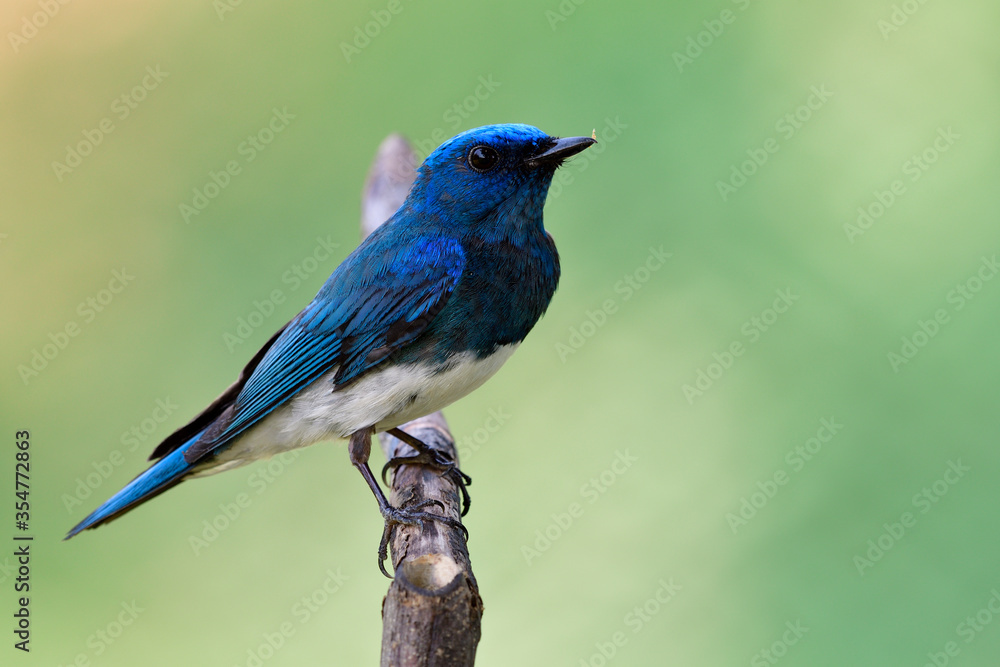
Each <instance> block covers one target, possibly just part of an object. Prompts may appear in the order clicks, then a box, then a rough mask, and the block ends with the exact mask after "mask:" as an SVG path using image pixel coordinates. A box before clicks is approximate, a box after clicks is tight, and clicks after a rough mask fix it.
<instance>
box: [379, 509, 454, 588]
mask: <svg viewBox="0 0 1000 667" xmlns="http://www.w3.org/2000/svg"><path fill="white" fill-rule="evenodd" d="M411 500H412V496H411V497H410V499H407V500H405V501H403V502H402V503H401V504H400V506H399V507H391V506H390V507H388V508H387V509H386V510H384V511H383V512H382V517H383V518H384V519H385V527H384V528H383V529H382V540H381V541H380V542H379V545H378V569H379V570H381V571H382V574H384V575H385V576H386V577H388V578H389V579H392V575H390V574H389V573H388V572H387V571H386V569H385V561H386V559H388V558H389V541H390V540H391V539H392V536H393V534H394V532H395V529H396V527H397V526H401V525H402V526H416V525H418V524H423V522H424V521H440V522H441V523H443V524H445V525H446V526H451V527H452V528H457V529H458V530H461V531H462V535H463V536H465V539H466V540H468V539H469V531H468V530H467V529H466V528H465V526H463V525H462V523H461V522H460V521H456V520H454V519H451V518H448V517H446V516H442V515H440V514H432V513H431V512H421V511H419V510H421V509H423V508H425V507H429V506H431V505H437V506H438V507H440V508H441V509H442V510H444V504H443V503H442V502H441V501H439V500H434V499H433V498H431V499H427V500H422V501H420V502H419V503H414V504H412V505H410V501H411ZM408 505H409V507H408Z"/></svg>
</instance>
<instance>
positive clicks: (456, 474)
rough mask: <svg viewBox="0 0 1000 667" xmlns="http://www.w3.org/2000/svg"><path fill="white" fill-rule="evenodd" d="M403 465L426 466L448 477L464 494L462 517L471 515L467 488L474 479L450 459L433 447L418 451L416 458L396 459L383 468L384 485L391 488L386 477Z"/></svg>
mask: <svg viewBox="0 0 1000 667" xmlns="http://www.w3.org/2000/svg"><path fill="white" fill-rule="evenodd" d="M401 465H424V466H429V467H431V468H434V469H436V470H439V471H441V474H443V475H445V476H446V477H448V478H449V479H450V480H451V481H452V483H454V484H455V486H457V487H458V490H459V491H460V492H461V494H462V516H465V515H466V514H468V513H469V505H471V504H472V498H471V497H469V490H468V488H466V487H468V486H469V485H470V484H472V478H471V477H469V476H468V475H466V474H465V473H464V472H462V471H461V470H460V469H459V467H458V466H456V465H455V462H454V461H453V460H452V459H451V458H450V457H448V456H447V455H445V454H444V453H442V452H441V451H440V450H437V449H434V448H432V447H428V448H427V450H426V451H421V450H417V454H416V455H415V456H397V457H394V458H392V459H389V461H388V462H386V464H385V465H384V466H382V483H383V484H385V485H386V486H389V481H388V479H387V478H386V475H387V474H388V472H389V471H390V470H392V471H395V470H396V468H398V467H399V466H401Z"/></svg>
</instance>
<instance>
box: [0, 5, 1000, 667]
mask: <svg viewBox="0 0 1000 667" xmlns="http://www.w3.org/2000/svg"><path fill="white" fill-rule="evenodd" d="M224 3H226V0H218V1H216V2H214V3H213V2H210V1H209V0H201V1H200V2H170V3H168V2H153V3H141V4H135V3H127V2H110V1H105V2H89V3H70V4H67V5H59V4H57V3H56V2H51V3H48V4H47V3H45V2H40V3H37V2H30V1H21V0H18V1H16V2H8V3H5V4H4V7H3V9H2V10H0V17H2V26H3V32H4V34H5V35H6V37H5V39H4V41H5V44H4V45H3V46H2V47H0V132H2V144H0V145H2V151H0V183H2V186H0V187H2V198H0V215H2V217H0V282H2V284H3V285H4V287H3V290H2V292H0V294H2V297H0V298H2V302H0V303H2V308H3V311H2V312H3V315H4V326H3V329H2V332H0V355H2V359H3V363H2V368H3V369H4V373H3V378H4V379H3V382H2V384H0V386H2V396H0V400H2V405H3V412H2V421H3V429H4V433H5V434H6V435H5V436H4V437H5V438H6V439H7V443H8V444H6V445H4V447H3V451H4V452H6V454H5V456H4V457H3V458H4V460H5V463H3V464H2V465H3V466H4V468H3V469H4V471H5V472H3V474H0V479H2V482H0V492H2V497H3V498H4V500H3V501H2V503H0V507H3V508H5V509H4V510H3V519H2V521H0V525H2V526H4V528H3V529H2V531H0V535H8V537H7V538H6V539H8V540H9V537H10V536H12V535H13V534H14V532H15V530H14V528H13V497H12V496H13V488H12V477H13V467H14V463H13V458H14V451H15V450H14V448H13V442H12V439H13V434H14V432H15V430H19V429H30V432H31V442H32V449H31V451H32V468H31V485H32V486H31V501H32V520H31V532H32V533H33V534H34V535H35V542H34V543H33V546H32V549H33V563H32V565H33V570H32V591H31V594H32V598H31V600H32V601H31V605H32V613H33V616H32V619H33V635H32V643H31V648H32V651H31V653H30V655H29V656H23V655H22V654H20V652H18V651H15V650H14V649H13V648H12V646H11V644H12V643H13V639H12V636H11V634H10V632H9V630H8V631H6V634H5V636H6V637H7V639H6V640H5V645H4V646H3V647H2V649H0V652H2V653H0V655H2V656H3V657H2V658H0V662H2V663H3V664H32V665H35V664H38V665H43V664H44V665H69V664H73V663H74V661H76V664H81V665H83V664H94V665H108V666H111V665H136V664H204V665H208V664H218V665H247V666H250V665H254V664H266V665H269V666H270V665H275V666H276V665H313V664H337V665H355V664H358V665H363V664H374V663H375V662H376V661H377V659H378V652H379V640H380V632H381V623H380V615H379V614H380V605H381V601H382V596H383V594H384V593H385V590H386V587H387V582H386V581H385V580H384V579H383V578H382V577H381V575H380V574H379V572H378V570H377V568H376V563H375V548H376V545H377V542H378V537H379V534H380V530H381V522H380V520H379V517H378V515H377V513H376V509H375V503H374V502H373V500H372V498H371V497H370V494H369V493H368V491H367V490H366V489H365V487H364V485H363V483H362V481H361V479H360V478H359V476H358V475H357V473H356V472H355V471H353V470H352V469H351V467H350V465H349V463H348V457H347V453H346V451H345V449H344V447H343V446H342V445H339V444H336V445H335V444H324V445H318V446H315V447H312V448H309V449H306V450H302V452H301V455H300V456H298V457H297V458H295V459H293V460H290V461H288V462H277V463H274V462H272V464H271V465H270V466H268V465H267V464H263V465H262V464H258V465H256V466H253V467H248V468H244V469H241V470H239V471H236V472H231V473H227V474H224V475H220V476H217V477H213V478H211V479H207V480H196V481H193V482H189V483H186V484H183V485H182V486H180V487H178V488H176V489H174V490H172V491H170V493H169V494H166V495H164V496H162V497H161V498H158V499H156V500H155V501H153V502H151V503H149V504H148V505H145V506H143V507H142V508H141V509H139V510H137V511H135V512H133V513H131V514H129V515H127V516H126V517H125V518H122V519H120V520H119V521H116V522H115V523H113V524H111V525H110V526H108V527H105V528H102V529H100V530H99V531H96V532H90V533H86V534H83V535H81V536H80V537H78V538H76V539H74V540H73V541H71V542H68V543H62V542H60V539H61V538H62V536H63V535H64V533H65V532H66V530H67V529H68V528H69V527H71V526H72V525H73V524H75V523H76V522H77V521H78V520H80V519H81V518H82V517H83V516H85V515H86V513H88V512H89V511H90V510H91V509H93V508H94V507H95V506H96V505H97V504H98V503H99V502H101V501H103V500H104V499H105V498H107V497H108V496H110V495H111V494H112V493H113V492H114V491H116V490H118V489H119V488H120V487H121V486H122V485H123V484H124V483H126V482H127V481H128V480H130V479H131V478H132V477H133V476H134V475H136V474H137V473H138V472H139V471H141V470H142V469H144V467H145V457H146V456H147V455H148V453H149V452H150V451H151V450H152V448H153V446H154V445H155V444H156V443H157V442H158V441H159V440H160V439H162V438H163V437H165V436H167V435H168V434H169V433H170V432H171V431H172V429H174V428H176V427H178V426H180V425H182V424H184V423H185V422H186V421H187V420H188V419H189V418H190V417H192V416H193V415H194V414H195V413H196V412H198V411H199V410H200V409H201V408H202V407H204V405H206V404H207V402H208V401H210V400H211V399H212V398H214V397H215V396H216V395H217V394H218V393H219V392H220V391H221V390H222V389H223V388H224V387H226V386H227V385H228V384H229V383H230V382H231V381H232V380H233V379H235V377H236V375H237V374H238V372H239V370H240V369H241V368H242V366H243V364H244V363H245V362H246V361H247V360H248V359H249V357H250V356H251V355H252V353H253V352H254V351H255V350H256V349H257V348H258V347H259V346H260V345H261V344H263V343H264V342H265V341H266V340H267V338H268V337H269V336H270V335H271V333H272V332H273V331H274V330H275V329H276V328H277V327H278V326H280V325H281V324H283V323H284V322H285V321H286V320H287V319H289V318H290V317H291V316H292V315H294V314H295V313H296V312H297V311H298V310H299V309H300V308H301V307H302V306H303V305H304V304H305V303H306V302H308V300H309V299H310V298H311V297H312V295H313V293H314V292H315V290H316V289H317V288H318V287H319V286H320V285H321V283H322V282H323V280H324V279H325V278H326V276H327V275H328V274H329V273H330V272H331V271H332V270H333V269H334V267H335V266H336V265H337V263H338V262H339V261H340V260H341V259H342V258H343V257H344V256H345V255H346V254H347V253H348V252H349V251H350V250H351V249H352V248H353V247H354V245H355V244H356V243H357V240H358V216H359V196H360V190H361V187H362V184H363V181H364V177H365V174H366V172H367V170H368V168H369V164H370V161H371V158H372V156H373V154H374V151H375V148H376V147H377V146H378V144H379V142H380V141H381V140H382V139H383V137H385V136H386V135H387V134H388V133H390V132H394V131H398V132H403V133H405V134H406V135H407V136H409V137H410V138H411V139H413V140H415V141H417V142H418V146H419V147H421V148H423V153H426V152H427V150H429V149H431V148H433V147H434V146H436V145H437V143H439V142H440V140H442V139H444V138H446V137H449V136H451V135H453V134H455V133H457V132H458V131H461V130H464V129H467V128H470V127H474V126H478V125H483V124H488V123H495V122H525V123H531V124H534V125H537V126H539V127H541V128H543V129H544V130H546V131H548V132H550V133H553V134H560V135H564V136H565V135H579V134H589V133H590V131H591V129H592V128H596V130H597V134H598V138H599V140H601V142H602V143H601V147H600V150H598V149H595V150H592V151H588V152H587V153H584V154H582V155H581V156H580V157H579V158H577V159H576V160H575V161H574V162H571V163H569V164H568V165H567V166H566V167H565V168H564V172H563V173H564V176H563V177H562V178H563V179H564V180H562V181H559V182H558V183H557V184H556V185H554V186H553V190H552V192H551V193H550V199H549V203H548V206H547V211H546V213H547V215H546V224H547V227H548V228H549V230H550V231H551V232H552V233H553V235H554V236H555V237H556V239H557V241H558V244H559V249H560V254H561V257H562V264H563V278H562V283H561V285H560V287H559V292H558V294H557V297H556V299H555V300H554V301H553V304H552V306H551V308H550V309H549V311H548V313H547V315H546V316H545V318H544V319H543V320H542V322H541V323H540V324H539V325H538V326H537V327H536V329H535V331H534V332H533V333H532V334H531V336H530V337H529V338H528V340H527V341H526V343H525V345H523V346H522V348H521V350H520V352H519V353H518V354H517V355H516V356H515V357H514V359H513V360H512V362H511V363H509V364H508V365H507V367H506V368H505V369H504V370H503V371H502V372H501V373H500V374H499V375H498V376H497V377H496V379H494V380H493V381H492V382H490V383H488V384H487V385H486V386H485V387H483V388H482V389H481V390H479V391H477V392H475V393H474V394H473V395H471V396H470V397H468V398H466V399H464V400H462V401H461V402H459V403H458V404H456V405H454V406H452V407H451V408H449V409H448V410H447V411H446V414H447V416H448V418H449V420H450V423H451V426H452V428H453V430H454V432H455V434H456V436H457V437H458V438H459V441H460V443H461V448H462V455H463V468H464V469H465V470H466V471H467V472H468V473H470V474H471V475H472V476H473V477H474V478H475V485H474V486H473V487H472V489H471V491H472V494H473V496H474V498H473V499H474V503H473V507H472V511H471V514H470V515H469V517H468V522H467V525H468V527H469V530H470V532H471V534H472V540H471V543H470V547H471V551H472V556H473V562H474V566H475V572H476V574H477V576H478V578H479V583H480V586H481V591H482V595H483V598H484V600H485V604H486V612H485V617H484V622H483V639H482V642H481V644H480V648H479V661H478V664H479V665H483V666H489V665H511V664H538V665H550V664H552V665H554V664H563V665H573V666H577V665H593V666H599V665H603V664H622V665H665V664H670V665H741V664H743V665H745V664H750V665H753V666H756V665H770V664H776V663H780V664H782V665H924V664H935V661H936V664H955V665H993V664H996V663H997V656H998V655H1000V618H997V616H996V612H995V611H993V610H991V609H990V604H992V605H993V608H994V609H995V610H1000V594H997V593H995V591H997V590H1000V565H998V563H1000V539H998V528H997V519H996V516H997V511H996V510H997V506H998V504H1000V497H998V496H1000V485H998V484H997V479H998V473H1000V470H998V467H1000V454H998V451H997V446H996V439H997V436H996V434H997V430H998V426H1000V417H998V411H997V409H996V392H997V388H998V383H997V377H998V374H1000V351H998V345H997V329H998V326H1000V308H998V305H1000V280H992V278H994V277H995V276H994V274H995V273H996V271H997V268H996V265H995V264H994V262H995V259H994V258H995V257H996V256H997V253H998V251H1000V247H998V246H1000V239H998V233H997V223H998V219H997V214H998V210H1000V207H998V204H1000V194H998V193H1000V188H998V185H997V183H998V182H1000V161H998V158H997V142H998V138H1000V137H998V134H1000V124H998V122H997V121H998V118H1000V83H998V81H1000V78H998V75H1000V67H998V65H1000V58H998V57H1000V43H998V41H997V39H996V27H997V25H998V21H1000V7H998V5H997V4H996V3H995V2H991V1H988V0H965V1H962V0H960V1H958V2H950V3H925V4H924V3H919V2H917V1H916V0H907V1H906V2H902V3H900V2H896V3H892V2H888V1H887V0H883V1H880V2H874V3H870V2H859V1H852V2H846V3H836V4H817V3H805V4H803V3H795V2H791V1H789V0H785V1H783V2H758V1H757V0H735V1H734V2H729V1H728V0H719V1H718V2H712V3H686V4H680V3H673V4H666V5H664V4H659V3H651V2H650V3H607V2H597V1H596V0H591V1H589V2H582V0H577V1H576V2H572V1H570V0H563V1H562V2H557V0H552V1H551V2H549V3H544V2H543V3H530V2H507V3H503V4H499V3H498V4H495V5H492V6H491V5H488V4H477V3H459V2H449V3H436V4H431V3H418V2H411V1H408V0H399V1H398V2H396V1H395V0H394V1H393V2H391V3H388V2H378V1H375V2H371V3H360V2H354V3H347V2H338V3H331V2H298V3H263V2H252V1H246V2H242V3H239V2H233V3H231V4H229V3H227V4H224ZM46 7H47V8H48V9H47V10H46ZM46 11H48V12H49V13H50V14H52V15H51V16H48V15H47V14H46ZM37 26H41V27H37ZM366 30H367V31H368V33H369V34H370V35H373V36H367V35H365V31H366ZM123 96H124V97H123ZM276 113H277V114H278V115H277V116H275V114H276ZM275 118H277V119H276V120H275ZM272 120H273V125H271V123H272ZM278 127H280V128H281V129H280V131H278V132H274V129H276V128H278ZM109 128H110V130H109ZM268 130H270V131H271V132H272V134H269V132H268ZM252 137H257V138H256V139H254V140H253V141H257V142H258V144H259V145H258V146H254V144H253V143H252V141H251V139H250V138H252ZM72 153H76V157H74V156H73V155H72ZM53 163H59V164H53ZM229 163H232V164H235V167H234V168H233V172H235V173H230V175H229V177H228V178H227V177H226V176H222V175H220V174H221V173H222V172H223V171H224V170H225V169H226V168H227V164H229ZM74 165H75V166H74ZM230 166H232V165H231V164H230ZM213 173H214V174H215V177H214V178H215V182H216V183H219V184H222V183H225V187H216V188H213V187H212V183H213V176H212V174H213ZM196 193H200V194H196ZM199 196H205V199H204V200H200V199H198V197H199ZM182 204H185V205H189V206H191V207H192V208H194V207H195V205H198V206H200V207H201V208H200V209H195V210H197V211H198V212H197V214H196V215H194V214H191V213H190V211H188V214H187V215H185V213H184V211H183V210H182V208H181V205H182ZM859 208H860V209H861V212H860V213H859ZM185 218H187V219H185ZM331 246H335V247H334V248H333V249H332V250H330V249H329V248H330V247H331ZM657 253H669V254H670V257H669V258H668V259H666V260H661V259H658V254H657ZM114 272H119V274H120V275H121V276H122V277H119V278H118V280H117V281H116V282H115V281H114V279H115V273H114ZM123 279H124V285H123V283H122V281H123ZM109 285H110V287H111V288H114V289H116V290H119V291H118V292H113V291H111V289H110V288H109ZM276 292H277V296H278V297H280V298H274V297H275V296H276V294H275V293H276ZM90 300H94V301H93V303H92V302H90ZM265 302H266V303H265ZM779 311H780V312H779ZM255 312H257V313H259V314H257V315H254V313H255ZM241 318H242V319H243V320H246V321H247V322H248V323H249V324H251V325H252V326H250V328H249V329H247V330H243V331H242V333H240V329H239V328H238V327H239V323H240V320H241ZM67 326H69V327H70V330H71V331H75V332H76V335H75V336H72V337H70V336H69V335H68V334H66V328H67ZM74 327H75V328H74ZM61 332H62V333H61ZM931 334H933V335H931ZM227 335H228V336H233V337H237V338H236V339H235V340H236V341H237V342H233V340H234V339H233V338H228V337H227ZM244 339H245V340H244ZM46 346H48V347H46ZM36 352H37V353H38V354H39V355H43V357H41V358H39V357H36V356H35V354H36ZM734 352H735V354H734ZM46 354H47V355H48V356H49V357H50V358H49V359H44V355H46ZM892 355H897V356H892ZM33 359H34V363H35V366H36V368H35V369H32V363H33ZM43 366H44V367H43ZM39 368H40V370H39ZM824 420H826V421H825V422H824ZM821 439H822V440H825V441H826V442H822V441H821ZM379 457H380V455H376V459H377V460H376V463H379V462H380V461H379V460H378V459H379ZM956 471H960V472H956ZM241 502H242V505H243V506H242V507H241V506H240V503H241ZM234 508H236V509H238V510H239V516H238V517H236V514H235V512H236V509H234ZM227 512H228V513H229V514H230V515H231V516H233V517H235V518H231V519H230V518H226V513H227ZM571 512H572V513H571ZM206 522H207V523H208V524H209V525H210V524H211V523H212V522H215V523H216V525H217V526H222V527H223V530H221V531H219V532H217V533H213V532H212V531H211V530H206ZM197 539H203V540H205V541H204V542H203V543H198V542H197ZM11 544H13V543H12V542H8V545H11ZM12 548H13V547H12V546H8V547H4V548H3V549H2V553H3V554H6V555H5V556H0V565H2V569H0V586H2V588H0V590H2V591H3V593H2V595H0V609H3V613H4V616H5V618H7V619H8V621H7V625H9V624H10V623H11V620H10V619H11V616H10V615H9V614H10V613H12V612H13V609H14V603H15V602H14V598H15V595H14V592H13V590H12V585H13V577H14V575H13V574H12V570H11V563H12V556H11V555H10V554H11V552H12ZM331 573H332V575H335V576H331ZM328 580H330V581H329V583H328V584H327V586H326V588H327V589H329V590H333V589H335V588H336V591H335V592H334V593H327V592H326V591H325V590H324V584H325V583H327V581H328ZM994 595H996V596H997V597H996V598H994ZM303 598H306V600H307V601H306V602H303ZM991 600H992V603H991ZM310 605H311V606H310ZM970 617H971V622H970V621H969V620H967V619H969V618H970ZM977 617H978V620H977ZM970 623H971V624H970ZM283 631H284V635H282V632H283ZM269 641H270V644H268V642H269ZM271 646H278V648H276V649H272V648H271ZM255 661H259V663H258V662H255Z"/></svg>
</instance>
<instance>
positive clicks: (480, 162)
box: [469, 146, 500, 173]
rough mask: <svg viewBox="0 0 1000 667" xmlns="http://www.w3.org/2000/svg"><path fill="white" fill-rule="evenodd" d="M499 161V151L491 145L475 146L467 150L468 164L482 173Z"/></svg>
mask: <svg viewBox="0 0 1000 667" xmlns="http://www.w3.org/2000/svg"><path fill="white" fill-rule="evenodd" d="M499 163H500V153H498V152H497V151H496V149H495V148H493V147H491V146H476V147H474V148H473V149H472V150H471V151H469V166H470V167H472V168H473V169H475V170H476V171H478V172H480V173H482V172H486V171H489V170H490V169H492V168H493V167H495V166H497V164H499Z"/></svg>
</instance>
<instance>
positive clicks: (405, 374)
mask: <svg viewBox="0 0 1000 667" xmlns="http://www.w3.org/2000/svg"><path fill="white" fill-rule="evenodd" d="M516 349H517V345H516V344H514V345H505V346H503V347H501V348H498V349H497V351H496V352H495V353H493V354H492V355H490V356H489V357H485V358H483V359H477V358H476V356H475V355H474V354H473V353H471V352H468V353H464V354H463V355H461V356H460V357H458V358H457V359H456V360H455V361H453V362H452V363H451V364H449V366H448V367H447V368H446V369H445V370H443V371H442V370H440V367H435V366H432V365H430V364H410V365H406V366H389V367H386V368H385V369H380V370H376V371H373V372H372V373H370V374H368V375H365V376H363V377H362V378H361V379H359V380H357V381H356V382H354V383H353V384H351V385H349V386H348V387H347V388H345V389H341V390H338V391H333V381H332V380H333V377H334V375H336V369H334V370H332V371H330V372H329V373H327V374H326V375H324V376H323V377H321V378H320V379H318V380H316V381H315V382H313V383H312V384H311V385H309V386H308V387H307V388H306V389H305V390H303V391H302V392H300V393H299V394H298V395H297V396H295V397H294V398H293V399H291V400H290V401H288V402H287V403H285V404H284V405H282V406H281V407H279V408H277V409H275V410H274V411H273V412H271V413H270V414H269V415H268V416H267V417H265V418H264V419H262V420H261V421H260V422H258V423H257V424H256V425H255V426H253V427H252V428H251V429H250V430H248V431H247V432H246V433H245V434H243V435H242V436H240V437H239V438H238V439H237V440H236V442H234V443H233V444H232V445H231V446H229V447H228V448H227V449H226V450H225V451H223V452H220V453H219V455H218V457H217V458H216V459H214V460H213V461H211V462H210V463H209V464H208V465H207V466H205V467H204V468H201V469H200V470H198V472H197V473H196V474H198V475H204V474H213V473H217V472H222V471H223V470H229V469H230V468H234V467H236V466H240V465H243V464H245V463H250V462H251V461H255V460H257V459H263V458H268V457H270V456H273V455H275V454H280V453H281V452H284V451H288V450H290V449H295V448H297V447H306V446H308V445H312V444H314V443H316V442H319V441H321V440H332V439H336V438H346V437H347V436H349V435H350V434H351V433H354V432H355V431H358V430H361V429H363V428H367V427H369V426H371V425H373V424H374V425H375V429H376V430H377V431H385V430H388V429H390V428H395V427H396V426H399V425H401V424H405V423H406V422H408V421H410V420H411V419H416V418H417V417H422V416H423V415H426V414H429V413H431V412H435V411H437V410H440V409H441V408H443V407H445V406H447V405H450V404H451V403H454V402H455V401H457V400H458V399H460V398H462V397H463V396H465V395H466V394H468V393H470V392H472V391H473V390H475V389H477V388H478V387H479V386H480V385H482V384H483V383H484V382H486V380H488V379H489V378H490V377H491V376H492V375H493V374H494V373H496V372H497V371H498V370H500V367H501V366H503V364H504V362H506V361H507V359H509V358H510V355H512V354H513V353H514V350H516Z"/></svg>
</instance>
